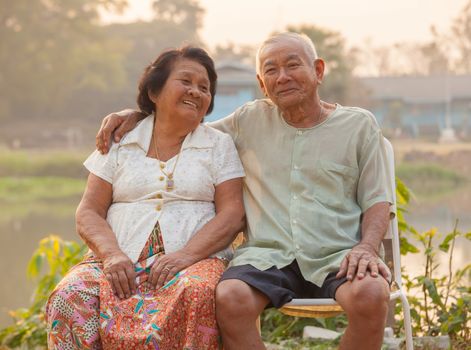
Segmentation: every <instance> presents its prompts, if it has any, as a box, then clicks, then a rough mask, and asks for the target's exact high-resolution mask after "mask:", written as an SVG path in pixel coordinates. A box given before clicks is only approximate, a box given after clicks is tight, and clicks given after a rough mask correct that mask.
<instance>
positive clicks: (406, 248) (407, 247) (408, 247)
mask: <svg viewBox="0 0 471 350" xmlns="http://www.w3.org/2000/svg"><path fill="white" fill-rule="evenodd" d="M399 244H400V250H401V255H406V254H407V253H419V252H420V250H419V249H418V248H417V247H416V246H414V245H413V244H411V243H410V242H409V241H408V240H407V238H405V237H400V238H399Z"/></svg>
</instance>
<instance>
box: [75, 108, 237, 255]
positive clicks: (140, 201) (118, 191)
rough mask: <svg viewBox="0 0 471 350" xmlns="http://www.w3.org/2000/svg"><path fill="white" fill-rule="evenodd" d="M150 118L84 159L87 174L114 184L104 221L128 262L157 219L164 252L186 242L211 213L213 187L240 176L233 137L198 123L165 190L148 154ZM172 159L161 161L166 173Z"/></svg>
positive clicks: (185, 142) (161, 177) (168, 251)
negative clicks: (105, 149) (104, 151)
mask: <svg viewBox="0 0 471 350" xmlns="http://www.w3.org/2000/svg"><path fill="white" fill-rule="evenodd" d="M153 119H154V118H153V116H149V117H147V118H145V119H144V120H142V121H141V122H140V123H139V125H138V126H137V127H136V128H135V129H134V130H132V131H131V132H130V133H129V134H127V135H126V136H125V137H124V138H123V139H122V140H121V142H119V143H114V144H113V145H112V146H111V149H110V151H109V152H108V154H106V155H102V154H100V153H99V152H98V151H95V152H93V153H92V154H91V155H90V156H89V157H88V159H87V160H86V161H85V162H84V165H85V167H86V168H87V169H88V170H89V171H90V172H91V173H92V174H94V175H96V176H98V177H100V178H102V179H103V180H105V181H107V182H109V183H110V184H112V185H113V200H112V204H111V206H110V208H109V209H108V216H107V221H108V223H109V225H110V226H111V229H112V230H113V232H114V233H115V235H116V238H117V240H118V244H119V247H120V248H121V249H122V250H123V251H124V252H125V253H126V254H127V255H128V256H129V258H130V259H131V260H132V261H133V262H136V261H137V259H138V258H139V255H140V253H141V250H142V249H143V248H144V245H145V243H146V241H147V238H148V236H149V234H150V232H151V231H152V228H153V227H154V226H155V224H156V222H157V221H158V222H159V225H160V228H161V231H162V238H163V243H164V248H165V252H166V253H171V252H174V251H177V250H179V249H181V248H182V247H183V246H185V244H186V243H187V242H188V240H189V239H190V238H191V237H192V236H193V235H194V234H195V233H196V232H197V231H198V230H199V229H200V228H201V227H202V226H203V225H205V224H206V223H207V222H208V221H210V220H211V219H212V218H213V217H214V216H215V207H214V192H215V186H217V185H219V184H220V183H222V182H224V181H226V180H230V179H233V178H237V177H244V176H245V174H244V170H243V168H242V164H241V162H240V159H239V156H238V154H237V150H236V148H235V146H234V142H233V141H232V138H231V137H230V136H229V135H227V134H224V133H222V132H220V131H218V130H215V129H213V128H211V127H209V126H206V125H199V126H198V127H197V128H196V129H195V130H194V131H193V132H191V133H189V134H188V135H187V136H186V138H185V140H184V141H183V144H182V149H181V154H180V159H179V160H178V163H177V166H176V168H175V171H174V174H173V179H174V188H173V189H172V190H171V191H168V190H167V189H166V177H165V175H164V174H163V173H162V172H161V170H160V166H159V164H160V161H158V160H156V159H154V158H149V157H147V153H148V149H149V145H150V141H151V137H152V129H153ZM176 159H177V157H176V156H175V157H173V158H171V159H169V160H168V161H167V162H165V168H164V171H165V172H166V173H170V172H172V170H173V168H174V165H175V161H176ZM215 256H218V257H221V258H226V259H230V258H231V256H232V251H231V249H230V248H226V249H225V250H223V251H220V252H218V253H217V254H215Z"/></svg>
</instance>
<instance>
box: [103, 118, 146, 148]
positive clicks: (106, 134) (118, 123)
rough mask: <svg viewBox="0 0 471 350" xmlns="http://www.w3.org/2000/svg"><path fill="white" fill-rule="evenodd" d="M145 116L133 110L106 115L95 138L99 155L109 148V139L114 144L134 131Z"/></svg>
mask: <svg viewBox="0 0 471 350" xmlns="http://www.w3.org/2000/svg"><path fill="white" fill-rule="evenodd" d="M145 117H146V115H145V114H144V113H141V112H139V111H136V110H133V109H124V110H122V111H120V112H116V113H111V114H108V115H107V116H106V117H105V118H103V121H102V122H101V126H100V130H98V133H97V134H96V137H95V145H96V148H97V150H98V151H100V153H101V154H106V153H108V151H109V150H110V147H111V137H112V136H113V139H114V142H119V141H120V140H121V138H122V137H123V136H124V135H125V134H126V133H128V132H129V131H131V130H132V129H134V128H135V127H136V124H137V123H138V122H139V121H140V120H142V119H144V118H145Z"/></svg>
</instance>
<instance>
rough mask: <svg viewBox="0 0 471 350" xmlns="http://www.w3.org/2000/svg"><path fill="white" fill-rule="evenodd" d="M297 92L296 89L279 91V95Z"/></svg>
mask: <svg viewBox="0 0 471 350" xmlns="http://www.w3.org/2000/svg"><path fill="white" fill-rule="evenodd" d="M294 91H296V89H295V88H292V89H286V90H281V91H278V93H277V95H287V94H290V93H292V92H294Z"/></svg>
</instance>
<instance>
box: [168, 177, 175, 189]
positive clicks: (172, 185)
mask: <svg viewBox="0 0 471 350" xmlns="http://www.w3.org/2000/svg"><path fill="white" fill-rule="evenodd" d="M173 187H174V182H173V179H172V178H170V179H167V191H171V190H173Z"/></svg>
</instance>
